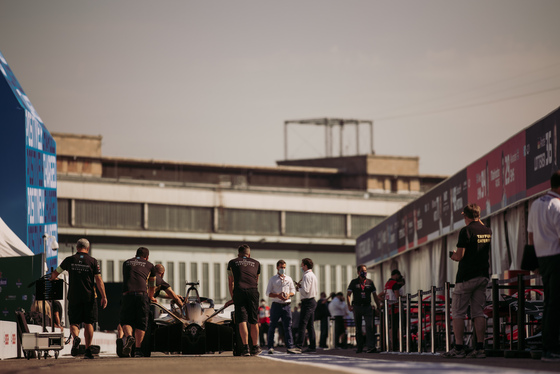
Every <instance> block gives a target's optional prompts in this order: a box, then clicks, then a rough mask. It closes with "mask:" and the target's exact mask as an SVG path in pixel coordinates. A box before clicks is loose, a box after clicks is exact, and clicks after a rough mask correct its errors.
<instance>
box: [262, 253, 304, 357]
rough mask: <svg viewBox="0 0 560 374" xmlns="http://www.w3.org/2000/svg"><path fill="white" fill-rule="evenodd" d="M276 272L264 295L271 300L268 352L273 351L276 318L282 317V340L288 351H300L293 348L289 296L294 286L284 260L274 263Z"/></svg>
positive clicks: (276, 324) (294, 291) (293, 290)
mask: <svg viewBox="0 0 560 374" xmlns="http://www.w3.org/2000/svg"><path fill="white" fill-rule="evenodd" d="M276 270H277V273H276V274H275V275H273V276H272V277H270V279H269V281H268V286H267V287H266V295H267V296H268V297H270V299H271V300H272V304H271V307H270V325H269V327H268V335H267V338H268V341H267V347H268V353H269V354H273V353H274V332H275V331H276V327H277V326H278V320H280V319H282V327H283V330H284V341H285V343H286V348H287V349H288V353H301V351H300V352H298V351H297V350H295V349H294V339H293V336H292V311H291V309H290V308H291V305H292V303H291V297H292V296H294V295H295V293H296V288H295V286H294V281H293V280H292V278H291V277H290V276H289V275H287V274H286V261H284V260H278V262H277V263H276Z"/></svg>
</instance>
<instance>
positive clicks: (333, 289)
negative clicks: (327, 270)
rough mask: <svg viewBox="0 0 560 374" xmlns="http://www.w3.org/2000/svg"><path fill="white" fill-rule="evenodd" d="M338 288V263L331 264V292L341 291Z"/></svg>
mask: <svg viewBox="0 0 560 374" xmlns="http://www.w3.org/2000/svg"><path fill="white" fill-rule="evenodd" d="M339 291H342V290H337V288H336V265H331V292H339Z"/></svg>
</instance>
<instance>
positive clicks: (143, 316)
mask: <svg viewBox="0 0 560 374" xmlns="http://www.w3.org/2000/svg"><path fill="white" fill-rule="evenodd" d="M149 256H150V251H149V250H148V248H144V247H140V248H138V249H137V250H136V257H133V258H131V259H129V260H126V261H125V262H124V264H123V299H122V308H121V326H122V329H123V333H124V337H123V339H124V342H123V350H122V354H123V356H125V357H126V356H129V355H130V352H131V350H132V347H133V346H134V345H135V347H136V348H135V350H134V357H143V354H142V351H141V350H140V347H141V346H142V340H144V335H145V333H146V328H147V327H148V316H149V312H150V302H151V301H154V302H155V301H156V299H155V298H154V292H155V288H156V267H155V266H154V265H153V264H152V263H151V262H149V261H148V257H149ZM146 291H147V292H146ZM133 330H134V336H133V334H132V332H133Z"/></svg>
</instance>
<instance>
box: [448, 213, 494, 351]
mask: <svg viewBox="0 0 560 374" xmlns="http://www.w3.org/2000/svg"><path fill="white" fill-rule="evenodd" d="M462 214H463V216H464V219H465V225H466V226H465V227H463V228H462V229H461V231H460V232H459V239H458V240H457V249H456V250H455V251H454V252H451V253H450V257H451V259H452V260H453V261H457V262H459V268H458V270H457V277H456V279H455V287H454V289H453V297H452V304H451V309H452V312H453V334H454V335H455V347H453V348H452V349H451V350H450V351H449V352H446V353H444V354H443V357H446V358H464V357H468V358H485V357H486V354H485V352H484V335H485V331H486V318H485V316H484V307H485V306H486V287H487V286H488V281H489V278H490V276H489V270H490V260H489V258H490V249H491V246H490V242H491V241H492V230H490V228H488V227H486V226H484V224H483V223H482V222H481V221H480V207H479V206H478V205H476V204H468V205H467V206H466V207H465V208H464V209H463V213H462ZM469 306H470V309H471V319H472V320H473V322H474V329H475V332H476V338H477V342H476V347H475V349H474V350H473V351H472V352H470V353H469V354H468V355H467V354H466V352H465V348H464V345H463V334H464V331H465V319H466V318H467V309H468V308H469Z"/></svg>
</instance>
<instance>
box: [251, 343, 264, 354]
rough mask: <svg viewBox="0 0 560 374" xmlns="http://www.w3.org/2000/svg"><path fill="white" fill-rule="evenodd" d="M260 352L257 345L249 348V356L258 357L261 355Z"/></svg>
mask: <svg viewBox="0 0 560 374" xmlns="http://www.w3.org/2000/svg"><path fill="white" fill-rule="evenodd" d="M261 352H262V349H261V347H259V346H258V345H254V346H253V347H251V356H258V355H260V354H261Z"/></svg>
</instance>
